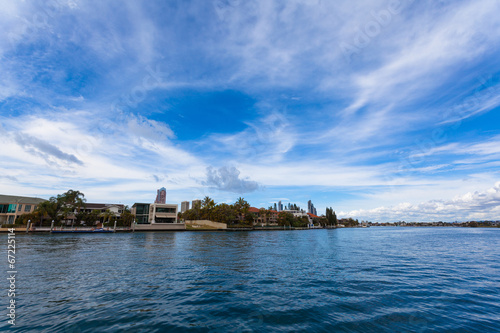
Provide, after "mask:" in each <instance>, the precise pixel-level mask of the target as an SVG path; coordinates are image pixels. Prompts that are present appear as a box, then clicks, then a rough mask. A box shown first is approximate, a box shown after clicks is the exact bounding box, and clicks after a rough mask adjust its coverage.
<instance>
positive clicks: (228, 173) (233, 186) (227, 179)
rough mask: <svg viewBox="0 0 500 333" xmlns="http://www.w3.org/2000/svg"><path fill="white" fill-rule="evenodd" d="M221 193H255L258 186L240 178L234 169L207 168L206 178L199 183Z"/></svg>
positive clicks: (238, 172)
mask: <svg viewBox="0 0 500 333" xmlns="http://www.w3.org/2000/svg"><path fill="white" fill-rule="evenodd" d="M201 183H202V184H203V185H206V186H211V187H214V188H216V189H219V190H221V191H228V192H234V193H248V192H253V191H256V190H257V189H258V188H259V184H258V183H257V182H255V181H251V180H248V179H242V178H240V171H239V170H238V169H236V168H235V167H226V166H224V167H221V168H219V169H214V168H213V167H207V178H206V180H204V181H202V182H201Z"/></svg>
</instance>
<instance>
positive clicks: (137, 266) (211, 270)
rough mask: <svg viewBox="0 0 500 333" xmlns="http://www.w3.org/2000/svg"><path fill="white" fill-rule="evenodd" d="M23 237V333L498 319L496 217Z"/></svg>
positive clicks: (471, 325) (362, 326)
mask: <svg viewBox="0 0 500 333" xmlns="http://www.w3.org/2000/svg"><path fill="white" fill-rule="evenodd" d="M17 246H18V253H17V264H18V266H17V268H18V272H19V273H18V279H17V283H18V289H19V290H18V295H17V296H18V297H17V302H18V304H19V307H18V312H17V313H18V315H19V317H18V319H17V328H18V329H19V330H20V331H46V332H100V331H107V332H113V331H117V332H118V331H120V332H121V331H129V332H166V331H167V332H168V331H172V332H179V331H193V332H269V331H277V332H280V331H281V332H289V331H304V332H306V331H307V332H310V331H318V332H331V331H339V332H394V331H397V332H404V331H406V332H419V331H420V332H424V331H434V330H438V331H450V332H451V331H467V332H493V331H500V324H499V323H500V318H499V315H498V314H499V313H500V311H499V310H500V297H499V295H500V260H499V259H498V257H497V255H496V252H497V249H498V248H499V246H500V230H496V229H465V228H369V229H340V230H308V231H269V232H172V233H133V234H120V233H117V234H102V235H94V234H79V235H71V234H58V235H55V234H54V235H50V234H36V235H19V236H18V238H17ZM5 264H6V263H5V262H4V265H5ZM4 268H5V269H4V271H6V270H7V269H6V267H4ZM2 297H3V301H4V304H6V303H5V302H6V296H5V295H3V296H2ZM5 324H6V321H4V322H3V323H2V325H3V326H0V330H5V329H7V327H6V326H5Z"/></svg>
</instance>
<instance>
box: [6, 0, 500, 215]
mask: <svg viewBox="0 0 500 333" xmlns="http://www.w3.org/2000/svg"><path fill="white" fill-rule="evenodd" d="M498 12H500V3H498V2H497V1H491V0H480V1H471V0H467V1H465V0H464V1H455V2H449V1H438V2H417V1H411V0H408V1H396V2H387V1H381V0H380V1H378V0H377V1H360V2H358V3H357V4H352V3H351V2H347V1H340V2H332V3H330V2H327V1H320V0H311V1H305V0H296V1H289V2H286V3H282V2H278V1H252V2H244V1H221V0H215V1H207V2H194V1H169V2H161V1H149V2H147V3H143V2H133V1H130V2H124V3H123V4H116V3H112V2H102V3H90V2H85V1H82V2H72V1H68V2H63V1H56V2H51V3H50V4H46V5H45V4H42V3H36V2H31V1H23V2H16V1H7V2H6V3H5V4H4V5H3V6H2V8H1V9H0V18H1V20H0V22H1V23H0V25H1V27H2V28H3V31H4V32H5V33H4V34H3V36H2V37H0V57H1V58H2V61H1V62H0V70H1V71H2V73H3V75H2V77H1V78H0V144H1V145H2V147H3V148H2V149H1V150H0V160H1V161H2V162H0V193H2V194H7V195H20V196H37V197H43V198H48V197H50V196H53V195H56V194H57V193H61V192H63V191H66V190H68V189H70V188H73V189H78V190H80V191H82V192H83V193H85V195H86V197H87V198H88V200H89V201H92V202H106V201H112V202H121V203H125V204H129V205H130V204H132V203H134V202H136V201H137V202H152V201H153V200H154V197H153V198H152V197H151V196H152V193H154V191H156V190H157V189H158V188H160V187H162V186H165V187H166V188H167V189H168V191H169V198H168V202H175V203H178V204H180V203H181V202H182V201H185V200H189V201H192V200H194V199H202V198H204V197H205V196H210V197H212V198H216V199H217V201H218V202H229V203H230V202H234V200H235V198H237V197H239V196H241V197H244V198H245V199H246V200H247V201H248V202H251V203H252V204H253V205H254V206H255V207H268V206H270V205H273V204H274V203H277V202H278V201H282V202H296V203H297V204H298V205H300V206H301V207H302V208H303V209H306V207H308V205H307V202H308V200H312V201H313V202H314V203H315V208H316V209H317V211H318V212H320V213H322V212H324V211H325V209H326V207H333V209H334V210H335V211H336V212H337V215H338V216H339V218H342V217H352V218H358V219H360V220H362V219H363V220H371V221H399V220H407V221H411V220H418V221H439V220H443V221H455V220H458V221H465V220H484V219H493V220H497V219H499V218H500V172H499V168H498V167H499V165H500V149H499V147H500V129H499V128H498V123H499V120H500V119H499V117H500V112H499V105H500V97H499V96H500V63H499V61H498V58H499V57H498V53H499V51H500V22H499V21H498V19H497V17H496V16H497V15H496V14H495V13H498ZM153 195H154V194H153ZM115 199H117V200H115Z"/></svg>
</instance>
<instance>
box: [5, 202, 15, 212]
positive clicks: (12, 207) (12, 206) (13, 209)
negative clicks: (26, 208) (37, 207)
mask: <svg viewBox="0 0 500 333" xmlns="http://www.w3.org/2000/svg"><path fill="white" fill-rule="evenodd" d="M16 208H17V205H16V204H9V209H8V210H7V213H15V212H16Z"/></svg>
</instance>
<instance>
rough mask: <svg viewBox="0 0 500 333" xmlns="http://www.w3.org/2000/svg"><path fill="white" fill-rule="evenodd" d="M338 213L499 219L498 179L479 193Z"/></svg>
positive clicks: (401, 217)
mask: <svg viewBox="0 0 500 333" xmlns="http://www.w3.org/2000/svg"><path fill="white" fill-rule="evenodd" d="M339 216H342V217H344V216H345V217H347V216H352V217H354V218H363V219H368V220H374V221H394V220H405V221H455V220H459V221H462V220H482V219H495V220H496V219H500V182H497V183H496V184H495V185H494V187H492V188H490V189H488V190H486V191H482V192H477V191H475V192H468V193H466V194H464V195H461V196H456V197H454V198H453V199H450V200H429V201H424V202H420V203H417V204H412V203H408V202H403V203H399V204H397V205H395V206H390V207H387V206H381V207H377V208H373V209H359V210H353V211H348V212H339Z"/></svg>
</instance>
